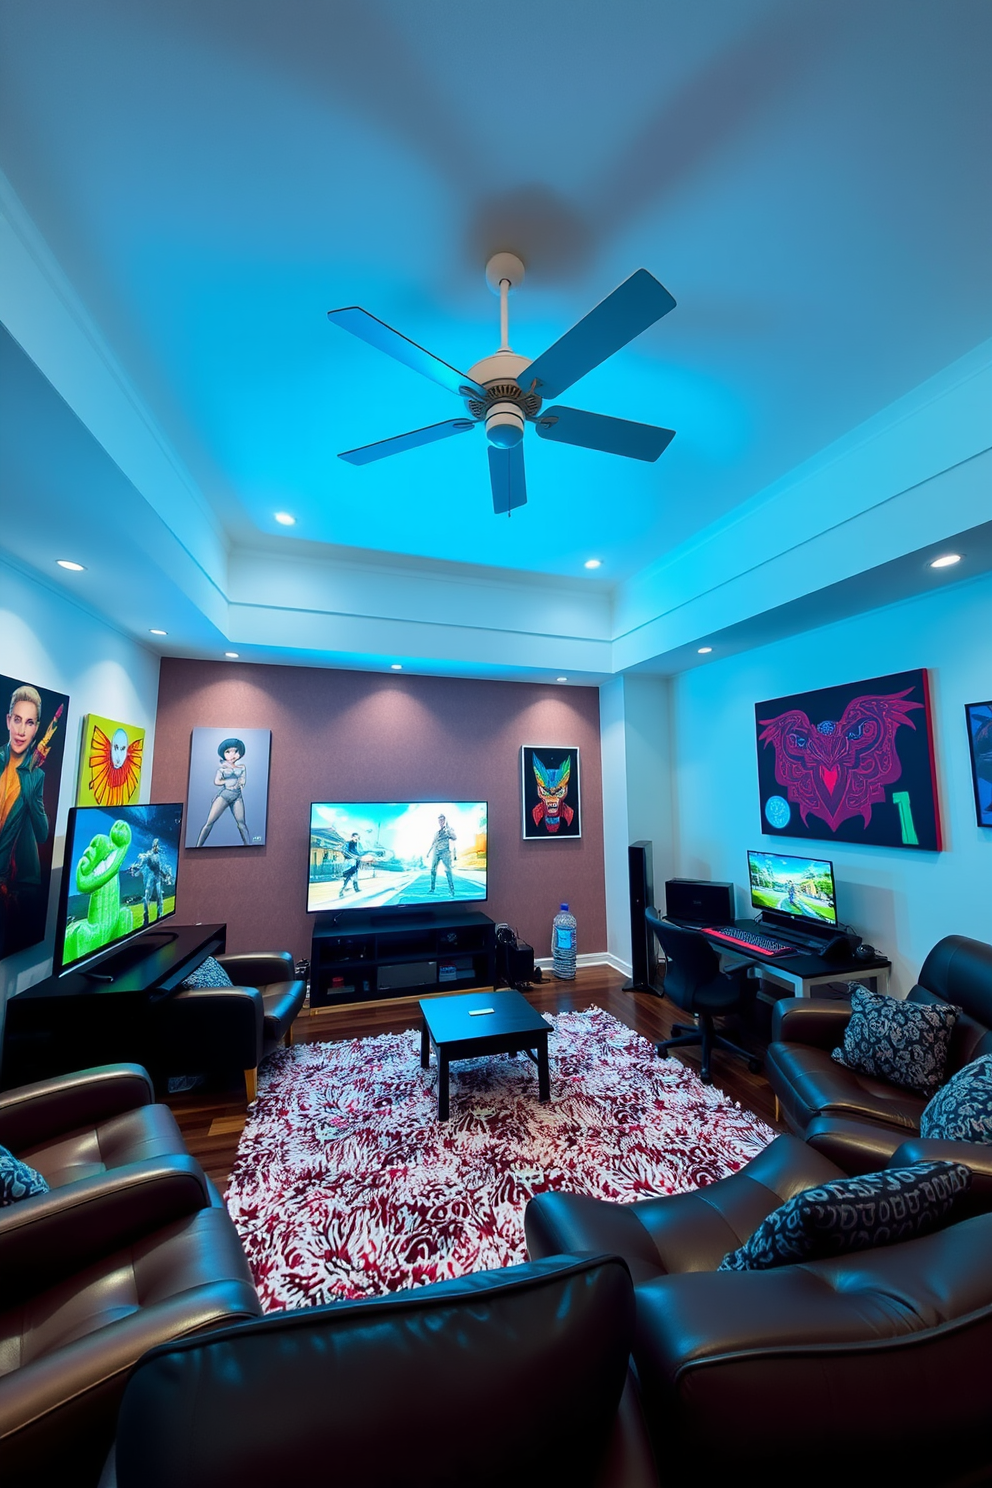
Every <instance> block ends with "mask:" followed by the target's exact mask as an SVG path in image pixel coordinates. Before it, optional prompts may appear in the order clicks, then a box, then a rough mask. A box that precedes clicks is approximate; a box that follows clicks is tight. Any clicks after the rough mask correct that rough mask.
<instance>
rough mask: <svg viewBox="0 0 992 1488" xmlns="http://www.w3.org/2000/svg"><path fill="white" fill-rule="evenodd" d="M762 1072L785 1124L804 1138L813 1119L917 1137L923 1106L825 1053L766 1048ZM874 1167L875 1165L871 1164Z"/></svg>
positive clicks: (917, 1099) (787, 1047)
mask: <svg viewBox="0 0 992 1488" xmlns="http://www.w3.org/2000/svg"><path fill="white" fill-rule="evenodd" d="M765 1068H766V1070H767V1072H768V1078H769V1080H770V1081H771V1085H772V1089H773V1090H774V1091H775V1094H776V1095H777V1096H778V1097H779V1099H780V1101H781V1102H782V1109H783V1110H784V1111H785V1113H786V1117H787V1118H788V1120H789V1122H790V1124H792V1125H793V1126H794V1127H795V1129H796V1130H797V1131H800V1132H805V1130H806V1127H807V1126H808V1125H809V1123H810V1122H811V1121H812V1120H814V1118H815V1117H817V1116H822V1115H826V1114H834V1113H836V1114H837V1115H841V1116H853V1117H856V1118H858V1119H859V1120H861V1119H864V1120H868V1121H881V1122H884V1123H885V1125H886V1126H891V1127H894V1128H896V1129H897V1130H902V1131H905V1132H906V1133H907V1134H908V1133H910V1132H912V1133H915V1132H918V1131H919V1129H920V1117H921V1115H922V1114H923V1108H924V1106H925V1105H926V1100H925V1099H924V1097H923V1096H921V1095H916V1094H915V1093H914V1092H913V1091H912V1090H906V1089H904V1088H903V1087H902V1086H901V1085H893V1084H891V1083H890V1082H889V1081H888V1080H876V1079H873V1077H872V1076H871V1075H863V1074H861V1073H860V1071H858V1070H852V1069H848V1068H847V1066H846V1065H841V1064H838V1063H837V1061H836V1060H835V1059H831V1057H830V1055H829V1054H828V1053H827V1051H826V1050H825V1049H813V1048H810V1047H808V1046H807V1045H804V1044H769V1045H768V1049H767V1051H766V1054H765ZM874 1166H876V1167H877V1166H878V1164H874Z"/></svg>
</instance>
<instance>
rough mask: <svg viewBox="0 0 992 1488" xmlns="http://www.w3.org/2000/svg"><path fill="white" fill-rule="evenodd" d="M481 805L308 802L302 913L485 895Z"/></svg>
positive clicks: (484, 809)
mask: <svg viewBox="0 0 992 1488" xmlns="http://www.w3.org/2000/svg"><path fill="white" fill-rule="evenodd" d="M488 819H489V804H488V802H486V801H314V802H313V804H312V805H311V807H310V861H309V874H308V880H307V910H308V912H309V913H310V914H318V913H334V912H337V911H340V910H342V909H379V908H386V907H387V906H388V907H390V908H396V907H400V906H405V905H421V906H423V905H430V904H440V905H449V906H450V905H451V904H452V903H457V904H467V903H472V902H478V901H480V900H483V899H485V898H486V894H487V883H486V874H487V863H488V851H489V849H488V840H489V839H488Z"/></svg>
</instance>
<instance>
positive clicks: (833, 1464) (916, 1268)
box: [526, 1137, 992, 1488]
mask: <svg viewBox="0 0 992 1488" xmlns="http://www.w3.org/2000/svg"><path fill="white" fill-rule="evenodd" d="M949 1145H953V1146H954V1147H955V1152H954V1156H955V1157H959V1156H960V1153H959V1152H958V1151H957V1150H956V1149H957V1147H958V1146H960V1145H964V1144H949ZM988 1150H989V1149H986V1151H988ZM939 1155H942V1154H941V1153H939V1152H938V1151H936V1150H934V1148H932V1147H931V1144H928V1143H920V1142H919V1141H918V1140H917V1141H916V1142H913V1143H907V1144H906V1145H904V1146H903V1147H901V1148H899V1149H898V1150H897V1151H896V1153H895V1154H894V1156H893V1163H899V1164H901V1163H903V1162H909V1161H916V1160H919V1159H920V1158H923V1157H931V1156H939ZM842 1176H843V1173H842V1170H841V1169H840V1168H838V1167H837V1166H836V1165H835V1164H833V1163H831V1162H830V1161H829V1160H828V1159H827V1158H825V1157H824V1156H823V1155H822V1154H821V1153H818V1152H816V1151H814V1150H812V1149H811V1148H809V1147H807V1146H806V1145H805V1144H804V1143H802V1142H800V1141H799V1140H798V1139H797V1138H795V1137H779V1138H777V1139H776V1140H775V1141H774V1142H773V1143H772V1144H771V1145H770V1146H769V1147H768V1148H766V1150H765V1151H764V1152H762V1153H760V1154H759V1156H758V1157H756V1158H754V1159H753V1160H752V1161H751V1162H750V1163H748V1164H747V1165H746V1166H745V1167H744V1168H742V1169H741V1170H740V1172H739V1173H735V1174H733V1175H732V1176H731V1177H728V1178H724V1179H722V1180H721V1181H719V1182H717V1183H713V1184H711V1185H710V1186H709V1187H707V1188H704V1189H700V1190H698V1191H696V1192H694V1193H687V1194H676V1195H672V1196H670V1197H659V1198H654V1199H647V1200H644V1201H643V1202H640V1203H636V1204H629V1205H618V1204H608V1203H604V1202H602V1201H600V1200H595V1199H590V1198H586V1197H582V1196H580V1195H574V1194H561V1193H543V1194H539V1195H538V1196H537V1197H536V1198H535V1199H533V1200H532V1201H531V1203H530V1204H529V1206H528V1208H527V1214H526V1228H527V1247H528V1252H529V1254H530V1256H531V1257H532V1259H534V1258H538V1257H540V1256H542V1255H546V1254H549V1253H551V1252H560V1251H571V1252H573V1253H576V1252H579V1253H581V1252H583V1251H588V1250H599V1249H600V1248H602V1247H604V1246H605V1247H607V1248H609V1249H610V1250H613V1251H615V1252H617V1253H618V1254H620V1255H622V1256H623V1257H624V1259H626V1261H627V1263H628V1265H629V1267H630V1269H631V1274H632V1276H633V1279H634V1283H635V1299H636V1307H637V1321H636V1327H635V1336H634V1347H633V1354H634V1361H635V1364H636V1367H637V1373H638V1378H639V1381H640V1389H641V1401H642V1405H643V1410H644V1414H645V1417H646V1419H647V1423H648V1427H649V1429H650V1431H651V1434H652V1437H653V1439H654V1443H655V1451H656V1454H657V1457H658V1461H659V1463H660V1464H661V1465H662V1467H663V1477H662V1481H663V1483H664V1484H665V1488H679V1485H685V1488H689V1485H699V1484H723V1483H727V1482H736V1481H743V1480H744V1479H745V1478H751V1477H753V1478H754V1479H755V1480H758V1481H768V1480H773V1481H774V1480H777V1479H778V1478H784V1477H785V1476H786V1475H788V1476H789V1477H790V1478H791V1477H795V1478H797V1479H800V1480H801V1481H802V1482H803V1483H804V1484H808V1485H815V1488H828V1485H835V1484H836V1483H838V1482H841V1481H842V1482H844V1483H845V1484H846V1485H850V1488H877V1484H879V1483H896V1482H898V1483H900V1484H903V1485H919V1488H923V1485H924V1484H925V1485H926V1488H942V1485H952V1484H954V1485H958V1484H962V1485H963V1484H964V1483H965V1482H967V1483H969V1484H971V1483H978V1482H987V1481H990V1480H992V1441H990V1438H989V1432H988V1421H989V1419H990V1417H992V1373H990V1371H989V1369H988V1357H989V1352H990V1350H992V1268H990V1267H989V1264H988V1255H989V1247H990V1246H992V1212H990V1211H992V1165H990V1166H989V1168H988V1170H987V1171H986V1172H985V1173H984V1174H983V1173H978V1174H976V1175H975V1181H974V1187H973V1190H972V1194H971V1196H970V1198H969V1203H968V1205H967V1207H963V1208H962V1210H961V1217H960V1218H958V1219H956V1222H955V1223H952V1224H950V1225H948V1226H947V1227H946V1228H944V1229H942V1230H939V1231H937V1232H936V1233H934V1234H930V1235H925V1236H922V1237H920V1238H918V1239H915V1240H909V1241H905V1242H903V1243H901V1244H896V1245H888V1246H881V1247H878V1248H876V1249H874V1250H867V1251H860V1252H858V1253H856V1254H853V1255H844V1256H838V1257H836V1258H834V1259H832V1260H825V1261H814V1262H807V1263H805V1264H803V1265H791V1266H780V1267H777V1268H775V1269H772V1270H767V1271H752V1272H732V1271H730V1272H723V1271H718V1270H717V1267H718V1266H719V1263H720V1260H721V1259H722V1257H723V1256H724V1255H725V1254H726V1253H727V1252H728V1251H730V1250H733V1249H735V1248H736V1247H737V1246H738V1245H739V1244H741V1243H742V1242H743V1241H744V1240H746V1239H747V1238H748V1236H749V1235H751V1234H752V1233H753V1231H754V1230H755V1229H756V1228H757V1226H758V1224H760V1222H761V1221H762V1220H763V1219H764V1218H765V1217H766V1216H767V1215H768V1214H769V1213H771V1212H772V1210H774V1209H776V1208H777V1207H778V1206H779V1204H780V1203H782V1202H784V1201H785V1200H786V1199H787V1198H790V1197H792V1195H793V1194H795V1193H798V1192H799V1191H801V1190H802V1189H804V1188H808V1187H811V1186H814V1185H817V1184H820V1183H823V1182H828V1181H830V1180H831V1179H833V1178H839V1177H842Z"/></svg>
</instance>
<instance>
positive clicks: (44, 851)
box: [0, 676, 69, 961]
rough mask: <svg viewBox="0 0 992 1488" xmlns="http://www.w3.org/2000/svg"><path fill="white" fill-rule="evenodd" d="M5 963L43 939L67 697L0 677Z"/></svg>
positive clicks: (0, 918)
mask: <svg viewBox="0 0 992 1488" xmlns="http://www.w3.org/2000/svg"><path fill="white" fill-rule="evenodd" d="M0 697H2V698H3V702H4V713H5V715H6V731H5V733H3V734H2V735H0V738H2V739H3V745H2V747H0V961H2V960H3V958H4V957H5V956H12V955H13V954H14V952H15V951H22V950H24V948H25V946H30V945H36V944H37V942H38V941H39V940H44V938H45V919H46V916H47V914H48V891H49V888H50V887H51V882H52V846H53V842H54V836H55V819H56V817H57V815H58V809H59V791H60V789H61V785H62V758H63V755H64V753H65V733H66V723H67V721H68V716H69V699H68V698H67V697H66V695H65V693H63V692H52V691H50V690H49V688H47V687H38V686H36V685H35V684H34V683H32V682H28V681H26V680H25V679H24V678H23V677H4V676H0Z"/></svg>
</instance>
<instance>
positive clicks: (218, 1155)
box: [168, 966, 776, 1189]
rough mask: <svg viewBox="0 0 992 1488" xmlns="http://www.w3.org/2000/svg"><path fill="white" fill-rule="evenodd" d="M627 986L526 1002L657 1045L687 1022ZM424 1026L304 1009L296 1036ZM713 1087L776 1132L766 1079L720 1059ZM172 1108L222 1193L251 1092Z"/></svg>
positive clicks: (200, 1098)
mask: <svg viewBox="0 0 992 1488" xmlns="http://www.w3.org/2000/svg"><path fill="white" fill-rule="evenodd" d="M545 975H546V976H547V973H546V974H545ZM623 982H624V978H623V977H622V976H621V975H620V973H619V972H616V971H613V970H612V969H611V968H610V967H608V966H587V967H580V968H579V970H578V972H577V974H576V978H575V981H574V982H559V981H556V980H555V979H554V978H548V979H547V980H545V981H544V982H543V983H540V984H535V985H534V986H532V988H531V989H530V990H529V991H528V992H527V993H526V996H527V999H528V1001H529V1002H530V1003H532V1004H533V1006H534V1007H535V1008H537V1010H538V1012H541V1013H561V1012H570V1011H581V1010H582V1009H584V1008H587V1007H591V1006H593V1005H596V1006H598V1007H601V1008H604V1009H605V1010H606V1012H608V1013H612V1015H613V1016H614V1017H615V1018H617V1019H618V1020H619V1021H620V1022H622V1023H626V1024H627V1025H628V1027H630V1028H633V1029H634V1030H635V1031H636V1032H637V1033H640V1034H642V1035H643V1036H644V1037H645V1038H646V1039H649V1040H650V1041H651V1042H652V1043H657V1042H658V1041H659V1040H660V1039H663V1038H667V1037H668V1035H669V1032H670V1030H671V1026H672V1024H673V1023H677V1022H679V1021H680V1020H681V1021H682V1022H683V1023H685V1022H687V1021H688V1020H687V1018H686V1015H685V1014H684V1013H681V1012H680V1010H679V1009H678V1008H676V1007H674V1006H673V1004H672V1003H670V1002H669V1001H668V1000H667V998H663V997H655V996H653V995H652V994H651V993H648V992H624V991H623ZM419 1023H420V1010H419V1008H418V1006H417V998H416V997H410V998H395V999H391V1000H389V1001H385V1002H378V1003H362V1004H360V1005H356V1006H353V1007H344V1008H320V1009H316V1008H315V1009H314V1010H313V1012H310V1010H309V1009H307V1008H305V1009H304V1010H303V1012H302V1013H301V1015H300V1017H299V1018H298V1019H297V1020H296V1023H295V1025H294V1029H293V1035H294V1039H295V1041H296V1042H297V1043H304V1042H314V1041H318V1042H319V1041H323V1040H333V1039H344V1038H347V1039H354V1038H368V1037H371V1036H372V1035H374V1034H377V1033H401V1032H403V1031H404V1030H405V1029H408V1028H416V1027H419ZM727 1032H728V1036H729V1037H731V1038H733V1039H734V1040H735V1041H736V1042H740V1043H743V1044H744V1045H745V1046H746V1047H750V1048H754V1049H755V1051H756V1052H757V1053H759V1054H760V1052H761V1044H760V1041H759V1040H758V1039H756V1037H755V1035H754V1033H753V1031H751V1030H747V1029H745V1030H741V1029H739V1028H728V1030H727ZM671 1057H673V1058H681V1059H683V1060H684V1061H685V1063H686V1064H687V1065H690V1066H692V1067H695V1068H697V1069H698V1067H699V1052H698V1049H693V1048H690V1049H688V1050H679V1051H678V1053H677V1054H675V1055H673V1056H671ZM713 1083H714V1085H715V1086H717V1087H719V1088H720V1089H722V1090H723V1091H725V1092H726V1094H727V1095H728V1096H729V1097H730V1098H731V1100H735V1101H739V1102H740V1103H741V1105H742V1106H746V1107H747V1108H748V1109H749V1110H751V1111H753V1112H754V1113H755V1115H757V1116H760V1117H761V1118H762V1119H763V1120H764V1121H767V1122H768V1123H769V1125H771V1126H775V1124H776V1123H775V1119H774V1097H773V1095H772V1092H771V1089H770V1087H769V1085H768V1082H767V1080H765V1079H764V1078H763V1076H761V1075H752V1074H750V1073H749V1072H748V1068H747V1065H746V1064H745V1063H744V1062H743V1060H740V1059H737V1058H735V1057H734V1056H732V1055H730V1054H724V1053H722V1052H721V1051H719V1050H718V1051H716V1053H715V1054H714V1056H713ZM168 1102H169V1105H170V1106H171V1107H172V1110H173V1112H174V1113H175V1116H176V1120H177V1121H178V1122H179V1125H180V1127H181V1128H182V1132H183V1136H184V1137H185V1140H186V1143H187V1145H188V1146H189V1150H190V1151H191V1152H192V1153H193V1155H194V1157H196V1158H198V1159H199V1161H200V1162H201V1163H202V1164H203V1166H204V1168H205V1169H206V1171H207V1172H208V1173H209V1175H210V1177H211V1178H212V1179H213V1180H214V1182H215V1183H216V1184H217V1185H218V1187H219V1188H221V1189H223V1188H224V1187H226V1185H227V1180H228V1176H229V1174H230V1171H231V1168H232V1166H233V1164H234V1155H235V1153H236V1152H237V1149H238V1140H239V1138H240V1136H241V1131H242V1128H243V1127H244V1124H245V1095H244V1087H243V1086H239V1087H237V1088H232V1089H230V1090H216V1091H213V1090H211V1091H207V1092H204V1091H200V1090H197V1091H194V1092H192V1093H191V1094H189V1095H176V1096H170V1097H169V1098H168Z"/></svg>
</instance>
